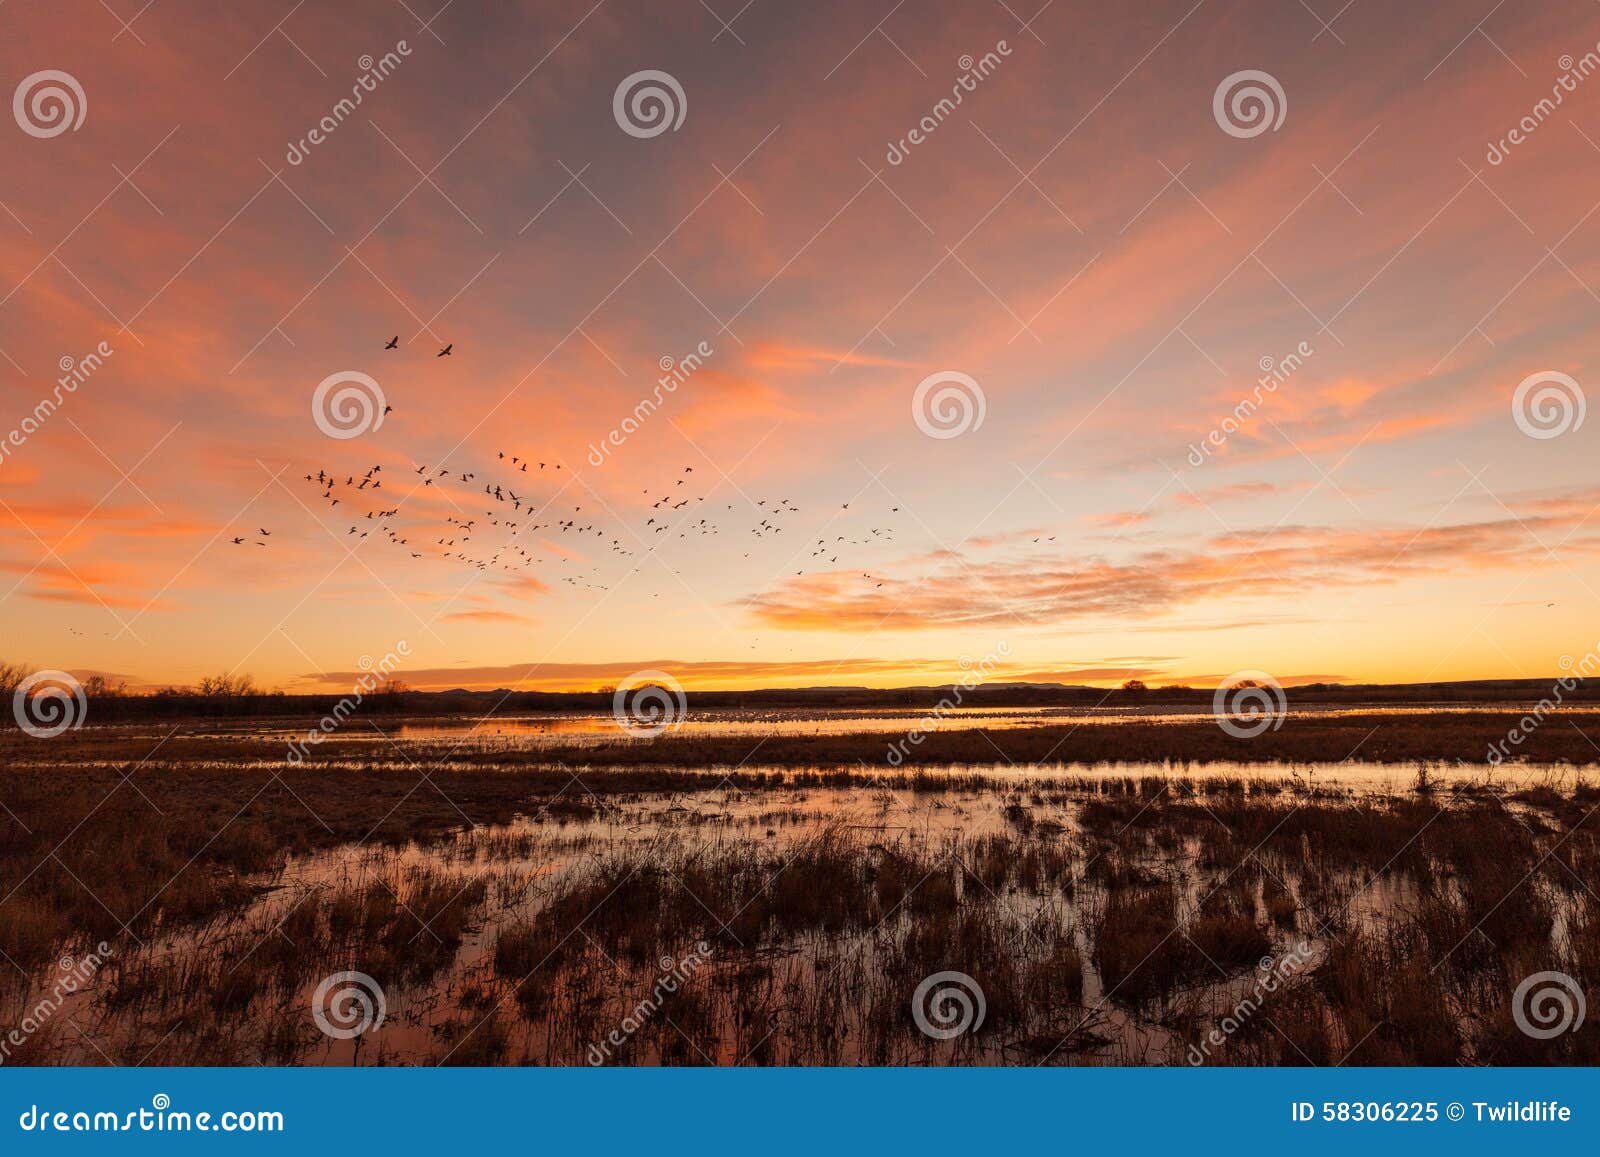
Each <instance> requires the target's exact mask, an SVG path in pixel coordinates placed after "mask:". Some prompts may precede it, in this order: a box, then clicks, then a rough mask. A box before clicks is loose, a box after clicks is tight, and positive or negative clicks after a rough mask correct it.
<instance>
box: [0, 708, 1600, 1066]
mask: <svg viewBox="0 0 1600 1157" xmlns="http://www.w3.org/2000/svg"><path fill="white" fill-rule="evenodd" d="M917 718H918V717H917V716H916V715H915V714H914V713H912V714H902V715H896V714H894V713H878V714H877V715H870V716H869V715H868V714H867V713H836V714H834V715H829V714H828V713H810V714H806V713H798V714H785V713H781V712H779V713H768V714H765V715H763V714H759V713H756V714H750V713H745V714H740V713H736V712H729V713H724V714H722V715H720V716H715V717H711V718H702V719H697V718H695V717H694V716H693V715H691V717H690V718H689V720H688V721H687V722H686V724H685V726H683V727H682V728H680V729H678V730H676V731H673V732H670V733H666V734H662V735H660V736H659V737H655V738H636V737H631V736H629V735H627V734H625V733H622V732H619V731H618V730H617V729H616V728H615V727H612V726H608V725H607V723H606V721H605V720H604V719H602V718H599V717H592V716H583V715H581V714H571V715H552V716H547V717H537V718H525V719H512V720H493V721H476V720H459V719H420V718H418V719H411V718H408V719H403V720H402V719H381V720H361V719H357V720H351V721H349V722H348V723H347V724H346V725H345V727H344V728H343V729H342V730H340V731H339V732H338V733H336V734H334V735H332V736H330V737H327V738H326V739H324V740H323V741H321V742H319V743H316V744H314V745H311V746H309V747H308V748H307V750H305V751H304V753H303V754H300V755H297V756H296V757H295V758H289V757H288V753H287V750H286V748H287V739H288V738H292V737H293V736H294V735H296V734H303V733H304V728H305V726H306V721H304V720H293V719H288V720H285V719H268V720H261V719H250V720H247V721H228V720H190V721H159V722H140V723H124V724H118V725H115V726H101V727H92V726H91V727H84V728H82V729H81V730H76V731H69V732H67V733H65V734H63V735H60V736H57V737H54V738H51V739H48V740H41V739H35V738H31V737H29V736H27V735H24V734H22V733H20V732H7V733H5V735H4V737H3V739H0V760H3V768H4V770H3V771H0V804H3V810H0V954H3V955H0V1029H9V1028H10V1027H11V1026H19V1028H18V1029H16V1030H14V1031H12V1032H11V1034H10V1036H9V1037H7V1038H6V1039H5V1041H4V1046H3V1047H4V1057H3V1060H4V1063H7V1064H90V1065H98V1064H118V1065H134V1064H149V1065H157V1064H162V1065H174V1064H220V1065H246V1064H261V1063H266V1064H294V1065H326V1064H337V1065H349V1064H361V1065H382V1064H407V1065H410V1064H419V1065H420V1064H468V1065H485V1064H488V1065H502V1064H504V1065H585V1064H620V1065H638V1064H669V1065H737V1064H743V1065H838V1064H845V1065H849V1064H916V1065H922V1064H938V1065H1023V1064H1029V1065H1032V1064H1053V1065H1182V1064H1208V1065H1307V1064H1310V1065H1333V1064H1376V1065H1416V1064H1429V1065H1451V1064H1475V1065H1524V1064H1532V1065H1543V1064H1593V1063H1596V1062H1597V1061H1600V1030H1596V1028H1595V1027H1594V1025H1593V1023H1592V1022H1590V1023H1582V1024H1580V1026H1579V1027H1577V1028H1576V1030H1574V1031H1562V1032H1558V1033H1555V1034H1551V1035H1541V1034H1538V1033H1530V1032H1529V1031H1528V1030H1527V1027H1526V1026H1527V1024H1528V1022H1529V1019H1530V1017H1531V1018H1532V1020H1533V1022H1534V1024H1535V1027H1537V1026H1538V1025H1539V1024H1542V1023H1547V1022H1548V1020H1549V1019H1550V1018H1552V1017H1558V1016H1559V1012H1560V1009H1559V1007H1557V1008H1554V1009H1552V1008H1551V1007H1549V1006H1548V1003H1547V1002H1545V1003H1540V1002H1539V1001H1537V1000H1534V998H1536V997H1537V996H1538V994H1537V993H1535V994H1533V996H1532V997H1529V996H1528V995H1527V994H1526V993H1521V994H1519V986H1521V985H1522V984H1523V982H1524V981H1525V980H1526V979H1527V978H1529V977H1533V976H1536V975H1537V974H1540V973H1561V974H1564V975H1565V976H1566V977H1569V978H1571V979H1572V980H1573V981H1575V982H1576V983H1577V984H1578V985H1580V986H1581V987H1582V988H1584V989H1590V990H1592V988H1593V986H1594V984H1595V982H1596V981H1597V980H1600V891H1597V885H1600V837H1597V830H1600V828H1597V824H1596V821H1595V820H1593V819H1592V818H1591V817H1592V814H1593V812H1594V810H1595V809H1596V808H1597V807H1600V768H1597V767H1596V760H1597V759H1600V749H1596V748H1595V747H1594V746H1593V742H1591V741H1592V740H1593V741H1600V725H1597V724H1600V716H1596V715H1595V714H1593V713H1586V712H1573V713H1570V715H1569V716H1568V717H1566V718H1557V719H1552V720H1550V721H1548V722H1547V723H1546V724H1545V725H1544V726H1543V727H1542V728H1539V729H1537V730H1536V731H1535V732H1534V733H1533V734H1531V735H1530V736H1529V739H1528V742H1527V744H1526V747H1525V750H1524V751H1523V752H1522V753H1520V754H1521V755H1522V758H1519V759H1518V760H1516V761H1509V762H1506V763H1503V764H1501V765H1500V766H1497V767H1490V766H1489V765H1488V764H1487V763H1485V762H1484V760H1483V755H1482V752H1483V751H1484V749H1485V745H1486V744H1487V743H1491V742H1493V741H1494V740H1495V739H1497V738H1502V737H1504V735H1505V734H1506V732H1507V729H1508V727H1510V726H1512V725H1514V724H1515V722H1516V719H1517V718H1518V716H1517V715H1516V714H1515V713H1514V712H1512V711H1511V710H1510V709H1504V710H1496V709H1493V708H1485V707H1473V708H1470V709H1467V708H1462V709H1459V710H1430V709H1405V710H1385V709H1381V708H1361V707H1351V708H1348V709H1340V710H1338V711H1328V712H1311V713H1305V714H1291V715H1290V717H1289V718H1288V719H1287V720H1286V721H1285V722H1284V724H1283V725H1282V726H1281V728H1279V729H1276V730H1269V731H1266V732H1265V733H1264V734H1260V735H1256V736H1253V737H1249V738H1240V737H1236V736H1234V735H1231V734H1229V733H1227V732H1226V731H1224V729H1222V728H1220V727H1218V725H1217V722H1216V721H1215V720H1214V719H1212V718H1210V717H1209V716H1192V715H1187V716H1186V715H1183V714H1173V715H1169V716H1159V717H1155V718H1126V717H1115V718H1084V717H1081V716H1068V715H1066V714H1065V713H1063V714H1061V715H1058V716H1052V715H1051V714H1049V713H1035V714H1029V713H1027V712H1013V713H1005V712H1000V713H992V714H986V713H983V712H974V713H970V714H968V715H966V716H961V715H959V714H958V715H955V716H952V717H951V718H947V719H942V720H940V721H939V723H938V725H937V726H934V727H929V728H926V729H925V731H926V733H925V734H922V733H921V732H919V734H922V738H921V740H920V741H919V742H918V743H917V744H915V745H914V748H913V749H912V754H911V755H910V757H909V758H901V759H898V760H897V759H894V758H892V757H891V756H890V755H889V752H890V750H891V745H892V744H893V743H894V741H895V740H896V739H898V738H901V737H903V736H904V735H905V734H906V733H907V728H908V726H910V725H914V724H916V721H917ZM1474 751H1475V752H1477V755H1476V756H1475V757H1474V756H1473V755H1471V754H1470V753H1472V752H1474ZM68 978H70V983H66V982H65V981H66V980H67V979H68ZM1560 995H1561V994H1560V993H1557V994H1556V997H1557V998H1559V996H1560ZM1529 1000H1534V1003H1533V1005H1531V1006H1530V1005H1529V1003H1528V1001H1529ZM1519 1002H1520V1003H1519ZM1558 1003H1559V1000H1558ZM1541 1018H1545V1019H1544V1020H1541Z"/></svg>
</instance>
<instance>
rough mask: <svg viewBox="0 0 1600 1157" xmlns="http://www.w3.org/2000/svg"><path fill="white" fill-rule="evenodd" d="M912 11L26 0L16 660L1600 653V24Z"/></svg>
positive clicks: (3, 124) (1251, 665)
mask: <svg viewBox="0 0 1600 1157" xmlns="http://www.w3.org/2000/svg"><path fill="white" fill-rule="evenodd" d="M891 6H892V0H890V2H886V3H884V4H882V5H879V6H872V7H863V6H861V5H852V4H843V3H830V4H825V5H822V6H821V7H820V8H819V7H818V6H816V5H807V6H802V7H803V9H804V11H801V10H799V9H797V8H796V7H795V6H788V5H780V4H770V5H768V4H762V3H757V4H755V5H753V6H750V7H749V8H748V9H747V10H746V11H745V12H743V13H742V14H741V15H739V16H738V17H737V18H735V17H734V11H733V10H734V9H735V8H736V7H737V6H736V5H724V6H720V7H723V8H726V9H727V10H726V11H723V12H722V14H721V15H720V16H718V15H716V14H714V13H713V12H712V11H711V10H710V9H708V8H707V7H705V6H704V5H702V4H698V3H694V2H692V0H691V2H690V3H686V4H672V5H658V4H645V3H632V2H626V3H625V2H622V0H602V2H600V3H595V0H573V2H571V3H567V2H555V3H545V4H540V5H537V6H531V7H529V8H526V9H525V10H522V11H515V12H514V11H510V10H505V9H503V8H502V7H501V6H495V7H494V8H493V9H492V10H491V11H488V12H485V11H480V10H467V9H465V8H462V7H458V6H447V8H446V9H445V11H443V12H442V13H440V14H439V15H437V16H436V17H434V18H433V19H432V21H431V22H429V23H426V24H424V22H425V21H428V19H429V17H428V14H427V13H423V14H422V15H421V16H420V17H418V16H413V15H412V14H411V12H410V11H409V10H408V8H407V7H406V6H404V5H402V4H396V3H392V2H390V0H360V2H357V3H350V4H341V5H337V6H333V5H319V4H316V3H311V4H306V5H304V6H297V7H295V8H294V10H293V12H291V13H289V14H288V15H287V16H285V14H284V11H280V10H279V8H273V9H271V10H270V11H269V10H267V9H248V8H247V9H241V10H239V11H237V12H235V13H232V14H230V15H229V16H227V17H226V18H221V17H219V16H218V15H217V13H216V12H215V10H214V9H213V8H211V7H210V6H205V5H200V4H197V3H194V2H193V0H171V2H168V0H163V3H161V4H159V5H156V6H154V7H153V8H151V9H150V10H149V12H148V13H147V14H144V15H142V16H141V17H140V18H138V19H137V22H136V23H134V24H133V25H132V26H131V28H123V27H122V26H121V25H120V24H119V19H121V18H117V17H114V16H113V15H112V14H110V13H109V12H108V11H107V10H106V9H104V8H103V7H101V6H100V5H98V4H84V5H81V6H75V7H81V12H80V13H79V15H78V18H77V19H75V20H63V19H61V18H60V14H59V12H57V11H54V10H53V9H52V8H51V7H50V6H31V5H22V4H10V5H6V6H4V7H3V8H0V24H3V25H4V27H5V30H6V35H5V36H4V37H0V63H3V68H0V77H3V79H4V81H5V90H4V91H5V92H6V93H8V94H15V100H14V102H13V106H12V107H13V112H14V116H13V117H12V118H7V119H4V120H0V158H3V161H4V163H3V165H0V282H3V284H0V381H3V382H4V398H5V405H4V407H3V409H0V623H3V624H4V629H3V638H0V660H9V661H12V662H18V663H24V664H27V665H29V666H32V667H48V668H58V669H61V670H65V671H70V672H72V673H73V674H74V675H76V676H77V677H79V678H80V679H82V678H87V677H88V676H89V675H92V674H101V675H104V676H106V677H107V678H109V679H112V680H113V681H125V682H126V683H127V684H128V685H129V689H130V690H150V689H154V688H157V687H161V686H167V685H188V684H193V683H194V682H196V681H197V680H198V679H200V678H201V677H203V676H207V675H215V674H216V673H218V672H223V671H229V672H235V673H248V674H250V675H252V676H253V677H254V678H255V680H256V682H257V684H258V685H261V686H263V687H268V688H282V689H284V690H288V691H313V690H341V689H345V688H347V687H348V686H349V685H350V683H351V682H352V681H353V680H355V679H358V678H359V677H360V675H361V673H362V672H363V671H365V670H368V669H370V667H371V665H372V663H373V661H375V660H377V659H379V658H381V657H382V656H384V655H385V654H388V653H391V652H394V651H395V650H396V648H397V647H399V646H400V645H401V644H402V643H403V644H404V651H405V652H406V657H405V659H404V661H403V663H401V664H400V665H399V667H398V669H397V670H396V672H395V674H396V676H397V677H398V678H399V679H401V680H403V681H404V682H405V683H406V684H408V685H410V686H412V687H414V688H417V689H419V690H432V689H445V688H453V687H467V688H474V689H486V688H499V687H507V688H522V689H527V690H586V689H594V688H599V687H609V686H614V685H616V684H618V683H619V682H621V681H623V680H625V679H627V678H628V677H629V676H630V675H632V674H634V673H637V672H640V671H663V672H666V673H668V674H670V675H672V676H673V677H675V678H676V679H678V680H679V681H680V682H681V683H682V684H683V685H684V686H685V687H688V688H691V689H694V688H727V689H743V688H753V687H801V686H838V685H853V686H875V687H885V686H902V685H908V684H931V683H946V682H951V681H955V680H959V679H961V678H962V677H963V676H964V675H965V674H966V673H967V672H969V671H972V670H973V669H975V668H979V667H982V669H983V670H985V671H986V672H987V676H986V677H987V678H988V679H990V680H992V681H1028V682H1061V683H1072V684H1090V685H1098V686H1108V687H1109V686H1117V685H1119V684H1121V683H1123V682H1124V681H1126V680H1128V679H1140V680H1143V681H1144V682H1146V683H1149V684H1151V685H1164V684H1179V683H1182V684H1191V685H1194V686H1208V685H1212V684H1215V683H1216V682H1218V681H1220V680H1223V679H1225V678H1227V677H1228V676H1229V675H1230V674H1231V673H1235V672H1239V671H1241V670H1247V669H1248V670H1261V671H1267V672H1271V673H1272V676H1273V677H1275V678H1276V679H1277V680H1279V681H1280V682H1281V683H1283V684H1284V685H1293V684H1296V683H1305V682H1311V681H1342V682H1423V681H1436V680H1457V679H1490V678H1524V677H1545V676H1554V675H1556V674H1559V673H1560V672H1561V671H1562V670H1565V669H1568V668H1570V667H1571V665H1572V662H1573V661H1574V660H1578V659H1580V657H1582V656H1584V655H1585V654H1586V653H1592V652H1595V651H1596V649H1597V648H1600V626H1597V622H1596V616H1595V615H1594V613H1593V609H1594V607H1595V605H1596V603H1595V599H1596V595H1597V592H1600V521H1597V520H1596V518H1595V515H1596V514H1597V513H1600V477H1597V475H1596V472H1595V469H1594V464H1595V462H1596V461H1597V460H1600V454H1597V448H1600V420H1596V419H1594V418H1590V419H1589V420H1588V421H1587V422H1586V421H1584V411H1585V409H1586V405H1587V400H1586V397H1585V393H1586V392H1593V389H1594V387H1595V383H1596V381H1597V380H1600V379H1597V375H1596V367H1597V364H1600V363H1597V359H1596V357H1595V356H1594V355H1595V349H1596V338H1595V335H1596V333H1597V332H1600V327H1597V325H1596V323H1597V322H1600V193H1597V192H1596V190H1597V189H1600V75H1596V73H1600V13H1597V12H1596V10H1595V8H1594V6H1593V5H1592V4H1582V3H1578V2H1577V0H1571V2H1568V3H1555V4H1550V5H1545V6H1541V10H1540V11H1539V12H1526V11H1523V10H1521V9H1519V8H1518V7H1516V6H1511V5H1507V6H1504V7H1499V8H1496V9H1494V11H1493V12H1492V13H1490V14H1489V15H1488V16H1487V17H1485V11H1486V10H1487V9H1488V8H1489V5H1488V4H1485V3H1482V2H1481V0H1473V2H1471V3H1466V2H1448V3H1442V4H1434V5H1427V6H1425V8H1426V11H1423V10H1421V7H1423V6H1419V9H1418V10H1415V11H1412V10H1409V9H1408V10H1406V11H1395V10H1392V9H1391V8H1390V7H1389V6H1382V5H1361V4H1357V5H1354V6H1351V7H1349V8H1348V9H1347V10H1346V11H1344V12H1343V13H1342V14H1341V15H1340V16H1338V17H1337V18H1335V17H1333V15H1332V12H1331V10H1330V11H1328V12H1324V13H1323V14H1322V16H1320V17H1319V16H1316V15H1314V14H1313V13H1311V12H1310V11H1309V10H1306V9H1304V8H1302V6H1299V5H1283V4H1278V3H1268V2H1265V0H1258V2H1252V3H1243V4H1235V5H1227V6H1223V5H1219V4H1212V3H1207V2H1205V0H1200V2H1199V3H1196V2H1195V0H1171V2H1168V0H1150V2H1141V3H1138V4H1136V5H1132V6H1126V7H1119V9H1118V16H1117V17H1116V19H1114V20H1107V19H1106V18H1104V17H1103V16H1102V15H1099V14H1097V12H1096V10H1095V8H1094V7H1093V6H1087V7H1086V6H1083V5H1073V4H1069V3H1067V2H1066V0H1056V2H1055V3H1050V4H1045V5H1044V6H1043V8H1042V10H1040V11H1039V12H1038V14H1037V15H1034V14H1033V10H1034V9H1035V8H1036V7H1038V4H1037V3H1035V4H1033V5H1028V6H1027V8H1026V10H1024V9H1021V8H1019V9H1017V12H1018V13H1020V15H1015V14H1013V12H1012V11H1011V9H1010V8H1008V7H1007V6H1005V5H1002V4H999V3H987V2H985V3H973V4H950V3H936V2H928V0H916V2H914V3H909V4H906V5H903V6H898V7H893V10H892V11H890V9H891ZM280 7H281V8H282V9H287V8H288V7H289V5H287V4H285V5H282V6H280ZM419 11H420V10H419ZM886 13H887V15H886ZM126 15H129V14H125V16H126ZM1325 20H1327V21H1331V24H1324V23H1323V21H1325ZM279 21H281V24H278V25H277V26H276V27H275V22H279ZM724 21H732V24H731V26H730V25H725V24H724V23H723V22H724ZM880 21H881V23H880ZM1025 22H1026V23H1025ZM1480 22H1481V23H1480ZM1591 65H1592V67H1591ZM42 71H52V72H59V73H61V74H65V75H66V76H68V77H70V78H71V80H72V81H73V82H74V83H75V84H76V85H77V86H78V89H79V91H78V92H76V93H74V92H73V91H71V86H66V88H65V89H63V88H61V87H60V86H62V85H64V84H65V82H64V81H61V80H59V79H54V80H52V79H51V78H50V77H43V78H40V77H39V76H38V74H40V73H41V72H42ZM641 73H643V74H646V75H645V76H644V77H642V78H641V77H639V76H638V74H641ZM1241 74H1243V75H1241ZM662 77H665V78H666V79H661V78H662ZM1263 77H1264V78H1265V79H1262V78H1263ZM630 81H631V82H633V85H632V87H631V89H630V85H629V82H630ZM669 81H670V82H671V83H668V82H669ZM1230 82H1232V84H1231V86H1230ZM1269 82H1270V83H1269ZM51 85H55V86H57V91H58V92H65V94H66V97H67V99H68V101H69V103H76V104H77V105H78V106H79V108H78V110H76V111H81V112H82V122H81V124H78V125H77V126H76V127H72V126H71V125H59V124H50V123H46V122H47V120H48V118H47V116H46V115H45V113H44V112H42V111H41V109H40V108H39V107H38V106H37V105H36V106H33V107H30V106H29V103H28V101H27V99H26V98H27V96H28V92H29V89H30V87H31V88H33V89H35V90H36V89H38V88H39V87H40V86H45V87H49V86H51ZM640 87H643V88H646V89H648V90H649V97H648V99H641V100H639V101H631V102H630V96H631V95H632V93H633V92H636V91H637V90H638V89H639V88H640ZM1241 89H1245V90H1248V91H1247V93H1246V96H1245V97H1242V98H1241V99H1240V100H1237V101H1232V102H1231V103H1230V97H1231V96H1232V95H1233V94H1234V93H1237V92H1239V91H1240V90H1241ZM957 94H959V95H957ZM1555 94H1559V97H1558V96H1557V95H1555ZM652 101H654V102H656V104H655V105H652V103H651V102H652ZM68 115H69V116H71V115H72V114H70V113H69V114H68ZM661 116H665V118H666V122H667V123H661V121H660V120H659V119H652V118H659V117H661ZM1263 116H1264V117H1265V118H1266V121H1267V123H1262V122H1261V121H1260V120H1259V119H1252V118H1260V117H1263ZM679 117H681V120H678V119H677V118H679ZM1279 117H1281V121H1278V120H1276V119H1275V118H1279ZM40 118H44V119H40ZM13 122H14V123H13ZM29 126H31V128H32V131H30V130H29ZM57 130H59V131H57ZM391 338H394V339H397V340H396V341H395V342H394V343H393V348H385V347H386V346H387V345H389V344H390V343H391ZM446 347H449V356H441V352H442V351H443V350H444V349H445V348H446ZM362 405H366V406H369V407H370V409H369V410H366V411H363V409H362ZM385 407H392V409H391V410H389V411H388V412H385V409H384V408H385Z"/></svg>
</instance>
